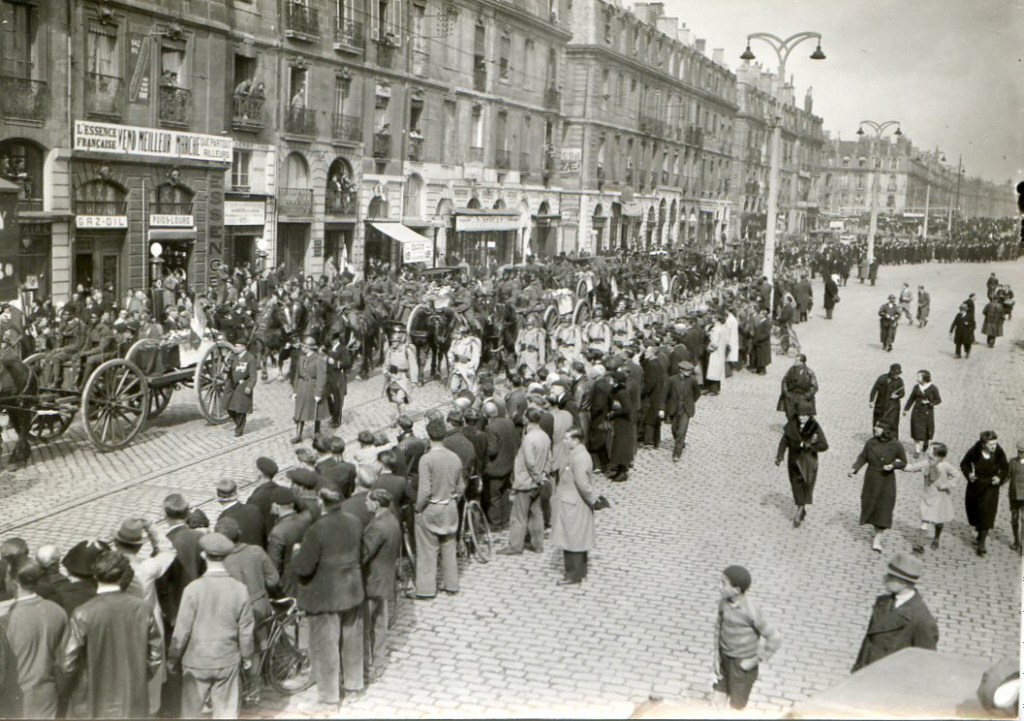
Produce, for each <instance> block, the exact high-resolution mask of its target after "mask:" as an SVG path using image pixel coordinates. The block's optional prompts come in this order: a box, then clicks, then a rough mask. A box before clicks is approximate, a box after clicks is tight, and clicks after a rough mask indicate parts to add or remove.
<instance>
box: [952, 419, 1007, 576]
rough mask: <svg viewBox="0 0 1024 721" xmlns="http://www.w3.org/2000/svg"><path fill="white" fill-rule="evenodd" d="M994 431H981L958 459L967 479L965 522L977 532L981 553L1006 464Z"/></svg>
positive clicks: (994, 510)
mask: <svg viewBox="0 0 1024 721" xmlns="http://www.w3.org/2000/svg"><path fill="white" fill-rule="evenodd" d="M998 438H999V437H998V436H997V435H996V433H995V431H982V433H981V438H980V439H979V440H978V442H977V443H975V444H974V445H973V446H972V447H971V450H969V451H967V455H965V456H964V458H963V460H962V461H960V472H961V473H963V474H964V478H966V479H967V494H966V495H965V497H964V506H965V507H966V509H967V522H968V523H970V524H971V525H972V526H974V528H975V530H977V531H978V539H977V553H978V555H979V556H984V555H986V554H987V553H988V551H986V550H985V539H986V537H987V536H988V532H989V531H990V530H991V529H992V526H993V525H994V524H995V520H996V514H997V513H998V511H999V487H1000V486H1001V485H1003V484H1004V483H1006V481H1007V479H1008V476H1009V473H1010V464H1009V462H1008V461H1007V459H1006V452H1005V451H1004V450H1003V449H1002V448H1001V447H1000V446H999V441H998Z"/></svg>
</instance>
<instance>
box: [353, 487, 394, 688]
mask: <svg viewBox="0 0 1024 721" xmlns="http://www.w3.org/2000/svg"><path fill="white" fill-rule="evenodd" d="M369 500H370V503H371V505H372V506H373V508H374V516H373V520H372V521H371V522H370V525H369V526H367V528H366V530H365V531H364V532H363V543H362V553H361V557H362V563H363V584H364V586H365V588H366V600H365V601H364V604H365V608H364V612H363V668H364V669H365V673H366V681H367V683H373V682H374V681H375V680H376V679H378V678H380V676H381V675H382V674H383V673H384V667H385V665H386V664H387V660H388V626H389V625H390V624H389V620H390V616H391V614H392V612H397V610H398V607H397V605H396V603H397V600H398V599H397V597H396V592H397V588H398V587H397V584H396V583H395V576H396V574H397V572H398V554H399V551H400V550H401V548H402V529H401V527H400V526H399V525H398V521H397V520H396V517H395V514H394V513H392V508H391V506H392V502H393V499H392V497H391V494H390V493H388V492H387V490H385V489H383V488H375V489H374V490H372V491H370V498H369Z"/></svg>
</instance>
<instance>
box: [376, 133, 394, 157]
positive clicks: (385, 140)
mask: <svg viewBox="0 0 1024 721" xmlns="http://www.w3.org/2000/svg"><path fill="white" fill-rule="evenodd" d="M373 157H375V158H390V157H391V133H380V132H378V133H374V134H373Z"/></svg>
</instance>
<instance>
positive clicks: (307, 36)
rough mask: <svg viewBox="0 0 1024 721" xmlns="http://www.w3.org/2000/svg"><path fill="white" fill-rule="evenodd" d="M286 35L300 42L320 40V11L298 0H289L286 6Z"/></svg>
mask: <svg viewBox="0 0 1024 721" xmlns="http://www.w3.org/2000/svg"><path fill="white" fill-rule="evenodd" d="M284 10H285V12H284V29H285V35H287V36H288V37H290V38H296V39H298V40H317V39H319V38H320V11H319V10H318V9H317V8H315V7H310V6H309V5H306V4H305V3H302V2H299V1H298V0H287V2H286V3H285V6H284Z"/></svg>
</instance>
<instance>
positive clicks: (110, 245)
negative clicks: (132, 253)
mask: <svg viewBox="0 0 1024 721" xmlns="http://www.w3.org/2000/svg"><path fill="white" fill-rule="evenodd" d="M123 245H124V235H123V234H118V235H117V237H116V238H109V237H99V236H97V237H89V236H85V237H83V236H78V237H77V238H76V239H75V259H74V264H73V271H72V272H73V277H72V284H73V285H74V287H75V288H76V289H77V288H78V286H79V285H80V286H82V287H83V288H84V289H85V290H86V291H87V292H88V291H91V290H93V289H95V288H101V289H103V290H104V291H105V292H107V293H110V294H111V295H112V297H113V298H117V299H120V298H121V297H122V295H123V294H124V293H125V291H126V290H127V287H126V284H125V282H124V278H122V277H121V248H122V246H123Z"/></svg>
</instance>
